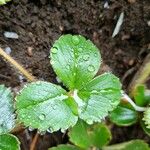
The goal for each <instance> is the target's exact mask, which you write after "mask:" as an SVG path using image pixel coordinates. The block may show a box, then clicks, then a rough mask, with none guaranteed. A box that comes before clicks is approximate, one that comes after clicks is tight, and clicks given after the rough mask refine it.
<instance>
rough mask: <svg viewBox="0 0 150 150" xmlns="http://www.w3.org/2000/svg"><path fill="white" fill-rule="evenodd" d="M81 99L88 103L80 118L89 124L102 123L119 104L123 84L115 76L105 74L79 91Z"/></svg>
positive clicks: (83, 108)
mask: <svg viewBox="0 0 150 150" xmlns="http://www.w3.org/2000/svg"><path fill="white" fill-rule="evenodd" d="M79 97H80V98H81V99H82V100H83V101H84V102H85V103H86V105H84V107H81V109H82V111H81V113H80V114H79V117H80V118H81V119H83V120H85V121H86V122H87V123H88V124H92V123H93V122H100V121H101V120H102V119H104V118H105V117H106V116H107V115H108V113H109V112H110V111H112V110H114V109H115V108H116V106H117V105H118V104H119V102H120V99H121V84H120V82H119V79H118V78H117V77H115V76H114V75H113V74H111V73H105V74H103V75H100V76H98V77H96V78H95V79H93V80H92V81H91V82H89V83H87V85H86V86H85V87H84V88H83V89H81V90H80V91H79Z"/></svg>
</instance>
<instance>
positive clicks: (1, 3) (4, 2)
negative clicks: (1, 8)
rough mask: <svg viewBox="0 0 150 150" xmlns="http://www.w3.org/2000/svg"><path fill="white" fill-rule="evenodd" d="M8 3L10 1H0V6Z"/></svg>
mask: <svg viewBox="0 0 150 150" xmlns="http://www.w3.org/2000/svg"><path fill="white" fill-rule="evenodd" d="M9 1H11V0H0V5H4V4H6V3H7V2H9Z"/></svg>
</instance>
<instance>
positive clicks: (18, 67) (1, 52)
mask: <svg viewBox="0 0 150 150" xmlns="http://www.w3.org/2000/svg"><path fill="white" fill-rule="evenodd" d="M0 55H1V56H2V57H3V58H4V59H6V60H7V61H8V62H9V63H10V64H11V65H13V66H14V67H15V68H16V69H18V70H19V71H20V72H21V73H22V74H23V75H24V76H25V77H26V78H27V79H28V80H29V81H32V82H33V81H36V79H35V77H34V76H33V75H31V74H30V73H29V72H28V71H27V70H26V69H24V68H23V67H22V66H21V65H20V64H19V63H18V62H17V61H15V60H14V59H13V58H12V57H11V56H9V55H8V54H7V53H6V52H5V51H4V50H3V49H2V48H0Z"/></svg>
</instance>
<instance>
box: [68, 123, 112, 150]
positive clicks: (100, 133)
mask: <svg viewBox="0 0 150 150" xmlns="http://www.w3.org/2000/svg"><path fill="white" fill-rule="evenodd" d="M69 137H70V141H71V142H72V143H74V144H75V145H77V146H79V147H81V148H84V149H88V148H89V147H92V146H94V147H98V148H101V147H103V146H104V145H106V144H108V142H109V141H110V140H111V133H110V131H109V129H108V128H107V126H105V125H104V124H95V125H92V126H90V125H88V124H86V123H85V122H83V121H81V120H79V121H78V123H77V124H76V125H75V126H74V127H73V128H71V129H70V130H69Z"/></svg>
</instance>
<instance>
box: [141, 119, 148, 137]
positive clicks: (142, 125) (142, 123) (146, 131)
mask: <svg viewBox="0 0 150 150" xmlns="http://www.w3.org/2000/svg"><path fill="white" fill-rule="evenodd" d="M140 124H141V127H142V129H143V130H144V132H145V133H146V134H147V135H148V136H150V129H148V128H147V127H146V125H145V123H144V121H143V120H140Z"/></svg>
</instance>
